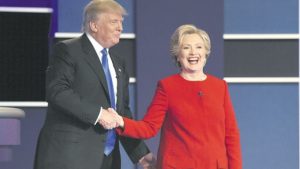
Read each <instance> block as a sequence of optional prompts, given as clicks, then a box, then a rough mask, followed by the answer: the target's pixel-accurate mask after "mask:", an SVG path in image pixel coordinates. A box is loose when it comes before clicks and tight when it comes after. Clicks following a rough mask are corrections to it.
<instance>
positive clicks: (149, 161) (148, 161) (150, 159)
mask: <svg viewBox="0 0 300 169" xmlns="http://www.w3.org/2000/svg"><path fill="white" fill-rule="evenodd" d="M139 163H140V164H141V166H142V167H143V169H156V158H155V157H154V155H153V154H152V153H148V154H146V155H145V156H144V157H142V158H141V159H140V160H139Z"/></svg>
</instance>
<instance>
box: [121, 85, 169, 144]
mask: <svg viewBox="0 0 300 169" xmlns="http://www.w3.org/2000/svg"><path fill="white" fill-rule="evenodd" d="M167 107H168V99H167V95H166V92H165V91H164V89H163V85H162V83H161V82H159V83H158V85H157V88H156V92H155V95H154V97H153V100H152V102H151V105H150V106H149V107H148V111H147V113H146V114H145V116H144V118H143V119H142V120H140V121H136V120H133V119H129V118H126V117H123V120H124V129H123V130H121V129H118V130H117V132H118V134H119V135H122V136H128V137H133V138H140V139H147V138H151V137H153V136H155V135H156V134H157V132H158V131H159V129H160V128H161V126H162V124H163V122H164V119H165V115H166V112H167Z"/></svg>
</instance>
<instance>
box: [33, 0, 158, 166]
mask: <svg viewBox="0 0 300 169" xmlns="http://www.w3.org/2000/svg"><path fill="white" fill-rule="evenodd" d="M125 14H126V11H125V9H124V8H123V7H122V6H121V5H120V4H118V3H117V2H115V1H113V0H101V1H100V0H97V1H91V2H90V3H89V4H88V5H87V6H86V7H85V11H84V21H83V30H84V32H85V33H84V34H83V35H82V36H81V37H79V38H75V39H71V40H66V41H62V42H60V43H58V44H56V45H55V47H54V52H53V55H52V57H51V58H50V64H49V67H48V70H47V85H46V91H47V92H46V93H47V101H48V111H47V116H46V120H45V124H44V126H43V128H42V130H41V132H40V136H39V140H38V145H37V151H36V158H35V164H34V165H35V166H34V168H35V169H120V168H121V166H120V152H119V141H120V142H121V143H122V145H123V147H124V149H125V151H126V152H127V154H128V156H129V157H130V159H131V160H132V162H133V163H137V162H140V163H141V164H142V165H143V167H144V168H148V167H149V168H150V167H151V165H152V162H154V161H155V158H154V157H153V155H152V153H150V152H149V150H148V148H147V146H146V145H145V144H144V142H143V141H141V140H137V139H131V138H127V137H119V136H117V135H116V133H115V130H114V129H109V130H106V129H104V128H103V126H102V125H101V124H103V125H104V124H105V125H106V126H110V128H114V127H116V125H117V123H116V121H115V119H114V118H113V117H111V115H110V114H109V113H108V111H107V108H109V107H113V108H115V109H116V111H117V112H119V113H120V114H121V115H122V116H126V117H129V118H132V115H131V111H130V110H129V95H128V83H129V77H128V75H127V73H126V71H125V67H124V66H125V65H124V60H122V59H121V58H120V57H118V56H116V55H114V54H112V53H111V52H109V48H110V47H112V46H114V45H115V44H117V43H118V42H119V38H120V35H121V32H122V29H123V27H122V22H123V16H124V15H125Z"/></svg>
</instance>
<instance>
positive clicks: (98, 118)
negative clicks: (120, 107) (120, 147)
mask: <svg viewBox="0 0 300 169" xmlns="http://www.w3.org/2000/svg"><path fill="white" fill-rule="evenodd" d="M101 113H102V107H101V108H100V112H99V115H98V117H97V120H96V121H95V123H94V125H96V124H97V123H98V121H99V120H100V116H101Z"/></svg>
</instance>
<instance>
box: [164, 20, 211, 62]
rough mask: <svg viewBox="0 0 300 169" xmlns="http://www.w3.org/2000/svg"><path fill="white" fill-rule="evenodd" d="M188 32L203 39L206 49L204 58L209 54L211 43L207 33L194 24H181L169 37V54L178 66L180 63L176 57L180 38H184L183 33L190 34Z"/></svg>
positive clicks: (180, 41)
mask: <svg viewBox="0 0 300 169" xmlns="http://www.w3.org/2000/svg"><path fill="white" fill-rule="evenodd" d="M190 34H197V35H199V36H200V37H201V38H202V39H203V41H204V47H205V49H206V51H207V53H206V58H208V56H209V54H210V51H211V43H210V38H209V36H208V34H207V33H206V32H205V31H204V30H202V29H200V28H197V27H196V26H194V25H190V24H187V25H181V26H179V27H178V28H177V29H176V30H175V32H174V33H173V35H172V37H171V47H170V48H171V49H170V50H171V56H172V58H173V59H174V61H175V62H176V64H177V65H178V66H180V65H179V63H178V61H177V57H178V53H179V49H180V47H181V43H182V39H183V38H184V36H185V35H190Z"/></svg>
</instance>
